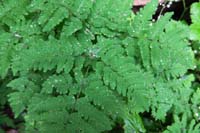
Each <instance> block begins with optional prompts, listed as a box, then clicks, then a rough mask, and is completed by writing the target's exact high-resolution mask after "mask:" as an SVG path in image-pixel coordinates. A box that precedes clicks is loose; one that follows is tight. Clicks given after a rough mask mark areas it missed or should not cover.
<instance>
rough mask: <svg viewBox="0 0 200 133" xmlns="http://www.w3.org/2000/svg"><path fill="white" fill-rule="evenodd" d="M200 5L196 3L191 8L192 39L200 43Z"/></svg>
mask: <svg viewBox="0 0 200 133" xmlns="http://www.w3.org/2000/svg"><path fill="white" fill-rule="evenodd" d="M199 16H200V3H194V4H192V7H191V18H192V24H191V26H190V28H191V39H192V40H198V41H200V18H199Z"/></svg>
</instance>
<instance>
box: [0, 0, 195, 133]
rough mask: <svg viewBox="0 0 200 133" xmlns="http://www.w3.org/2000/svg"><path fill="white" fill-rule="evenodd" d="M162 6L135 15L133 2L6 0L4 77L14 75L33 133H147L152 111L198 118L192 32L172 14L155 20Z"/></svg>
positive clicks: (13, 96) (16, 102)
mask: <svg viewBox="0 0 200 133" xmlns="http://www.w3.org/2000/svg"><path fill="white" fill-rule="evenodd" d="M156 2H157V1H153V2H152V3H150V4H149V5H147V6H146V7H145V8H144V9H142V10H141V11H140V13H138V14H137V15H136V16H135V15H134V14H133V13H132V12H131V10H130V8H131V4H132V0H125V1H121V0H116V1H115V2H114V3H113V1H112V0H96V1H95V0H94V1H93V0H58V1H53V0H49V1H47V0H37V1H36V0H32V1H23V0H20V1H19V3H22V5H21V6H19V7H17V4H16V2H13V1H10V3H7V2H5V1H3V2H2V3H3V4H2V5H6V6H2V7H1V9H2V13H4V14H3V15H2V14H1V15H0V17H1V18H2V19H0V24H1V25H2V28H1V30H0V31H1V32H2V33H3V37H2V38H1V39H0V42H1V51H0V54H1V55H2V56H3V59H0V65H1V68H0V75H1V77H5V76H6V75H8V72H9V71H10V73H12V74H13V75H12V77H13V80H12V81H11V82H10V83H8V84H7V86H8V87H9V88H12V90H13V92H11V93H9V94H8V101H9V103H10V106H11V107H12V110H13V112H14V114H15V118H18V117H21V116H23V118H24V121H25V132H41V133H47V132H52V133H55V132H69V133H77V132H83V133H100V132H109V131H111V130H112V129H113V128H114V127H115V126H116V124H117V123H119V124H120V125H122V127H123V129H124V131H125V132H127V133H129V132H146V129H145V126H144V124H143V119H142V118H141V114H143V113H144V112H149V113H151V115H152V117H153V119H154V120H157V121H162V122H165V121H166V118H167V115H168V114H174V115H176V116H179V115H181V114H183V113H185V112H186V114H187V115H186V117H187V119H189V120H190V119H191V113H192V111H193V110H191V107H192V106H195V102H194V103H192V104H191V103H190V96H191V95H193V94H194V93H195V92H194V91H193V89H192V88H191V83H192V81H193V80H194V79H193V76H192V75H188V74H186V72H187V70H188V69H193V68H194V55H193V52H192V50H191V48H190V47H189V43H188V42H187V36H186V34H187V32H188V30H189V29H188V27H186V26H185V25H183V24H181V23H179V22H175V21H172V20H170V18H171V13H170V14H166V15H165V16H162V17H161V18H160V19H159V20H158V21H156V22H153V21H152V15H153V14H154V12H155V10H156ZM11 7H16V8H14V9H12V8H11ZM18 8H19V9H20V12H16V14H15V11H16V10H18ZM8 10H11V11H12V12H11V14H9V13H6V12H8ZM13 14H14V15H15V17H13ZM9 17H11V18H12V19H11V20H10V21H9V22H7V21H6V20H7V19H8V18H9ZM152 31H155V32H153V33H152ZM13 35H14V37H13ZM194 97H196V96H195V95H194ZM184 119H185V118H184ZM176 123H178V125H177V124H176ZM179 123H180V122H179V120H178V118H175V124H173V125H171V128H173V127H174V125H175V126H177V127H178V128H180V125H179ZM193 123H194V122H193V121H192V124H191V131H192V129H194V130H195V131H196V130H198V126H197V128H193V126H194V124H193ZM186 127H187V126H186ZM171 128H170V127H169V130H171ZM162 130H163V129H162Z"/></svg>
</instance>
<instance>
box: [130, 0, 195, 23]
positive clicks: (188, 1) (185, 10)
mask: <svg viewBox="0 0 200 133" xmlns="http://www.w3.org/2000/svg"><path fill="white" fill-rule="evenodd" d="M194 2H198V0H185V7H184V3H183V1H182V0H181V1H178V2H173V3H172V5H171V6H170V7H169V8H168V7H167V5H165V6H164V7H163V6H162V5H161V4H159V5H158V9H157V11H156V13H155V15H154V16H153V19H155V20H156V19H158V16H159V15H160V12H162V13H161V15H163V14H165V13H167V12H174V14H173V16H172V18H173V19H174V20H184V21H185V22H187V23H188V24H191V17H190V6H191V5H192V4H193V3H194ZM142 7H143V6H133V8H132V10H133V12H134V13H136V12H138V11H139V10H140V8H142Z"/></svg>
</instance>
